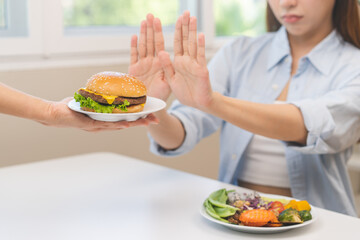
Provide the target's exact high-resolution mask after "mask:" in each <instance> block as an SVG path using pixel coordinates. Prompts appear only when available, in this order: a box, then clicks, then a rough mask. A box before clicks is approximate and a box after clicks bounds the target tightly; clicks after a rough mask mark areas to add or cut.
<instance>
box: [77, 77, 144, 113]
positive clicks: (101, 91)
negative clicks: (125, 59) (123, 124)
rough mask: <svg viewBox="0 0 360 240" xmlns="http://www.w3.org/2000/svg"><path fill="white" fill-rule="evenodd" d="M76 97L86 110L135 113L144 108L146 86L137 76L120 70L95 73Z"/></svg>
mask: <svg viewBox="0 0 360 240" xmlns="http://www.w3.org/2000/svg"><path fill="white" fill-rule="evenodd" d="M74 99H75V101H76V102H79V103H80V107H81V109H82V110H84V111H90V112H98V113H134V112H140V111H142V110H143V109H144V105H145V102H146V87H145V85H144V84H143V82H142V81H140V80H138V79H136V78H135V77H133V76H131V75H128V74H125V73H119V72H100V73H97V74H95V75H93V76H92V77H91V78H90V79H89V80H88V81H87V84H86V87H85V88H80V89H79V90H78V91H77V92H76V93H75V94H74Z"/></svg>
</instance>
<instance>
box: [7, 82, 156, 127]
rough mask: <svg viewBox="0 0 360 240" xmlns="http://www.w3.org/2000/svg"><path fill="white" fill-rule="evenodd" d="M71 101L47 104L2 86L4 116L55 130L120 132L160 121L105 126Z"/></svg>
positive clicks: (144, 120) (47, 102)
mask: <svg viewBox="0 0 360 240" xmlns="http://www.w3.org/2000/svg"><path fill="white" fill-rule="evenodd" d="M70 100H71V98H67V99H64V100H62V101H60V102H51V101H46V100H43V99H41V98H37V97H34V96H31V95H28V94H25V93H23V92H20V91H18V90H15V89H12V88H10V87H7V86H5V85H4V84H1V83H0V113H4V114H9V115H13V116H17V117H21V118H26V119H30V120H34V121H37V122H40V123H42V124H44V125H47V126H53V127H72V128H80V129H82V130H85V131H91V132H97V131H103V130H119V129H123V128H128V127H133V126H145V125H149V124H150V123H156V122H157V121H158V120H157V119H156V118H155V117H154V116H153V115H150V116H148V117H147V118H145V119H140V120H137V121H134V122H124V121H122V122H101V121H95V120H93V119H91V118H89V117H87V116H85V115H84V114H81V113H76V112H74V111H72V110H70V109H69V108H68V107H67V103H68V102H69V101H70Z"/></svg>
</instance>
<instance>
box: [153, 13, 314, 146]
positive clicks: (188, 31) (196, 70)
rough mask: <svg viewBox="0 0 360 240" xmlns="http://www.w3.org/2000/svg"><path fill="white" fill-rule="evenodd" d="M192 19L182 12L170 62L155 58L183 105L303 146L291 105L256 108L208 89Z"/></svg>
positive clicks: (165, 55) (303, 130)
mask: <svg viewBox="0 0 360 240" xmlns="http://www.w3.org/2000/svg"><path fill="white" fill-rule="evenodd" d="M196 25H197V24H196V18H195V17H191V18H190V13H189V12H185V13H184V15H183V16H180V18H179V19H178V21H177V23H176V29H175V37H174V39H175V40H174V54H175V58H174V62H173V63H172V62H171V61H170V57H169V54H168V53H166V52H164V51H162V52H160V53H159V57H160V60H161V63H162V66H163V68H164V72H165V76H166V78H167V81H168V83H169V85H170V87H171V89H172V91H173V93H174V95H175V96H176V98H177V99H178V100H179V101H180V102H181V103H183V104H185V105H188V106H191V107H194V108H197V109H199V110H201V111H204V112H207V113H210V114H212V115H214V116H217V117H219V118H221V119H223V120H225V121H228V122H230V123H232V124H234V125H236V126H238V127H240V128H242V129H245V130H247V131H251V132H253V133H256V134H260V135H263V136H267V137H271V138H276V139H280V140H285V141H293V142H298V143H300V144H305V142H306V137H307V130H306V128H305V125H304V121H303V119H302V114H301V112H300V110H299V109H298V108H297V107H295V106H294V105H291V104H282V105H275V104H260V103H252V102H247V101H242V100H238V99H234V98H230V97H225V96H222V95H221V94H219V93H215V92H213V91H212V89H211V85H210V80H209V73H208V69H207V66H206V58H205V38H204V35H203V34H199V37H197V26H196Z"/></svg>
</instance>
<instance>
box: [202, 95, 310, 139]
mask: <svg viewBox="0 0 360 240" xmlns="http://www.w3.org/2000/svg"><path fill="white" fill-rule="evenodd" d="M203 109H204V111H206V112H208V113H210V114H213V115H215V116H217V117H221V118H222V119H224V120H225V121H228V122H230V123H232V124H234V125H236V126H239V127H241V128H243V129H245V130H247V131H250V132H253V133H255V134H259V135H263V136H266V137H269V138H274V139H280V140H284V141H293V142H298V143H300V144H305V143H306V138H307V130H306V128H305V124H304V120H303V117H302V114H301V112H300V110H299V109H298V108H297V107H296V106H294V105H292V104H262V103H254V102H248V101H243V100H239V99H234V98H230V97H225V96H223V95H221V94H219V93H215V92H214V93H213V100H212V103H211V104H209V105H208V106H206V107H204V108H203Z"/></svg>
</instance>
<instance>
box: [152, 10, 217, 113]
mask: <svg viewBox="0 0 360 240" xmlns="http://www.w3.org/2000/svg"><path fill="white" fill-rule="evenodd" d="M174 54H175V56H174V63H172V62H171V60H170V56H169V54H168V53H167V52H165V51H161V52H160V53H159V58H160V62H161V64H162V67H163V69H164V72H165V77H166V79H167V81H168V83H169V85H170V87H171V90H172V92H173V93H174V95H175V96H176V98H177V99H178V100H179V101H180V102H181V103H183V104H185V105H188V106H192V107H196V108H198V109H200V110H206V108H207V107H208V106H209V105H210V104H211V103H212V99H213V97H212V95H213V94H212V93H213V92H212V89H211V86H210V81H209V72H208V69H207V67H206V58H205V37H204V34H199V38H198V39H197V24H196V18H195V17H191V18H190V12H189V11H186V12H184V14H183V15H182V16H180V17H179V19H178V20H177V22H176V29H175V36H174Z"/></svg>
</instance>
